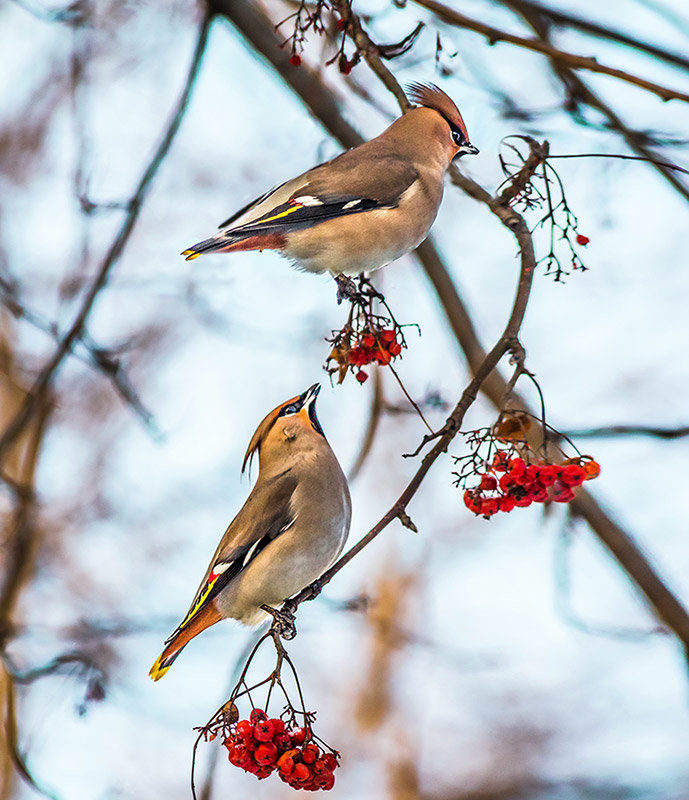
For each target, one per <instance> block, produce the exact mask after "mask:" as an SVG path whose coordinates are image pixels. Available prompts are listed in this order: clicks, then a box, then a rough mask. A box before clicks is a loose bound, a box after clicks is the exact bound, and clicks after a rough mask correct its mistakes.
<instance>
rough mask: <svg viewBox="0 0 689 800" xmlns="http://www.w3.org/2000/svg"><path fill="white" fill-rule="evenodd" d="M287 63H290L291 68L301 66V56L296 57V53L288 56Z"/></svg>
mask: <svg viewBox="0 0 689 800" xmlns="http://www.w3.org/2000/svg"><path fill="white" fill-rule="evenodd" d="M289 63H290V64H291V65H292V66H293V67H298V66H299V65H300V64H301V56H300V55H298V54H297V53H293V54H292V55H291V56H290V59H289Z"/></svg>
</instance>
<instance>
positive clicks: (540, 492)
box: [527, 483, 548, 503]
mask: <svg viewBox="0 0 689 800" xmlns="http://www.w3.org/2000/svg"><path fill="white" fill-rule="evenodd" d="M527 496H528V497H530V498H531V499H532V500H533V501H534V503H545V501H546V500H547V499H548V490H547V489H546V488H545V486H540V485H539V484H537V483H536V484H533V483H532V484H531V485H530V486H528V487H527Z"/></svg>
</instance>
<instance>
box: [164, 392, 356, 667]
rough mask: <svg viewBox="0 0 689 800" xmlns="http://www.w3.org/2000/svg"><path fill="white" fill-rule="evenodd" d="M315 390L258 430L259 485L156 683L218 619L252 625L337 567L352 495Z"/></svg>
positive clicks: (253, 447)
mask: <svg viewBox="0 0 689 800" xmlns="http://www.w3.org/2000/svg"><path fill="white" fill-rule="evenodd" d="M319 389H320V386H319V385H318V384H315V385H314V386H311V387H310V388H309V389H307V390H306V391H305V392H304V393H303V394H301V395H299V396H297V397H294V398H292V399H291V400H287V401H286V402H285V403H281V404H280V405H279V406H278V407H277V408H275V409H273V411H271V412H270V413H269V414H268V415H267V416H266V417H265V418H264V419H263V420H262V421H261V423H260V424H259V426H258V428H257V429H256V432H255V433H254V435H253V436H252V438H251V442H250V443H249V447H248V449H247V451H246V456H245V457H244V464H243V467H242V470H243V469H244V468H245V467H246V465H247V463H248V461H250V459H251V457H252V456H253V455H255V454H257V455H258V462H259V473H258V478H257V480H256V484H255V485H254V488H253V489H252V491H251V494H250V495H249V497H248V498H247V501H246V502H245V503H244V505H243V506H242V508H241V509H240V511H239V513H238V514H237V516H236V517H235V518H234V519H233V520H232V522H231V523H230V525H229V527H228V528H227V530H226V531H225V535H224V536H223V537H222V539H221V540H220V544H219V545H218V547H217V549H216V551H215V554H214V556H213V558H212V559H211V562H210V564H209V565H208V569H207V570H206V574H205V575H204V577H203V580H202V581H201V583H200V585H199V588H198V590H197V592H196V595H195V596H194V599H193V601H192V603H191V606H190V608H189V611H188V612H187V614H186V616H185V617H184V619H183V620H182V622H181V623H180V624H179V626H178V627H177V629H176V630H175V631H174V632H173V634H172V635H171V636H170V637H169V638H168V640H167V641H166V643H165V644H166V646H165V649H164V650H163V652H162V653H161V654H160V656H159V658H158V659H157V660H156V662H155V664H154V665H153V667H152V668H151V672H150V675H151V677H152V678H153V680H156V681H157V680H158V679H159V678H162V676H163V675H164V674H165V673H166V672H167V671H168V669H169V668H170V666H171V665H172V663H173V661H174V660H175V659H176V658H177V656H178V655H179V654H180V652H181V651H182V648H183V647H184V646H185V645H186V644H187V643H188V642H189V641H190V640H191V639H193V638H194V637H195V636H197V635H198V634H199V633H201V632H202V631H204V630H205V629H206V628H208V627H210V626H211V625H214V624H215V623H216V622H219V621H220V620H221V619H225V618H227V617H232V618H234V619H237V620H239V621H240V622H244V623H245V624H249V625H253V624H256V623H258V622H260V621H261V620H262V619H264V618H265V616H266V612H265V611H264V610H262V609H261V606H262V605H263V604H266V605H269V606H271V607H278V606H279V605H281V604H282V602H283V601H284V600H286V599H287V598H288V597H291V596H292V595H293V594H295V593H296V592H298V591H299V590H300V589H303V588H304V586H307V585H308V584H309V583H311V582H312V581H314V580H316V578H318V577H320V575H322V574H323V572H325V570H326V569H327V568H328V567H329V566H330V565H331V564H332V563H333V561H335V559H336V558H337V556H338V555H339V554H340V552H341V551H342V548H343V546H344V543H345V540H346V538H347V535H348V533H349V523H350V518H351V502H350V498H349V489H348V487H347V481H346V479H345V476H344V474H343V473H342V469H341V468H340V465H339V464H338V462H337V458H336V457H335V454H334V453H333V451H332V450H331V449H330V445H329V444H328V442H327V441H326V439H325V436H324V435H323V431H322V429H321V426H320V424H319V422H318V418H317V417H316V411H315V405H314V404H315V401H316V397H317V395H318V391H319Z"/></svg>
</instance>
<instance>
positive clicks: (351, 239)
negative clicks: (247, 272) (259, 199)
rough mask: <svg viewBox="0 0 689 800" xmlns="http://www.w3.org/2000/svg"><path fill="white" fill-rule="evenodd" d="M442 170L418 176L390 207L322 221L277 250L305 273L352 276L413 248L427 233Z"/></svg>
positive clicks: (292, 236) (440, 187)
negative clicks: (397, 201)
mask: <svg viewBox="0 0 689 800" xmlns="http://www.w3.org/2000/svg"><path fill="white" fill-rule="evenodd" d="M442 192H443V183H442V174H439V175H436V174H431V175H423V174H422V175H421V177H420V178H419V179H418V180H416V181H414V183H413V184H412V185H411V186H410V187H409V188H408V189H407V190H406V191H405V192H404V193H403V194H402V196H401V197H400V199H399V203H398V205H397V206H396V207H394V208H382V209H373V210H371V211H364V212H362V213H361V214H349V215H347V216H344V217H339V218H337V219H333V220H328V221H327V222H322V223H320V224H318V225H314V226H312V227H310V228H306V229H303V230H298V231H293V232H291V233H289V234H288V235H287V237H286V244H285V247H284V249H283V250H282V254H283V255H285V256H287V257H288V258H290V259H292V261H293V262H294V264H295V266H297V267H298V268H300V269H303V270H306V271H307V272H316V273H323V272H330V273H331V274H333V275H358V274H359V273H361V272H371V271H372V270H376V269H378V268H379V267H383V266H385V265H386V264H390V263H391V262H392V261H395V260H396V259H398V258H400V257H401V256H403V255H404V254H405V253H408V252H409V251H410V250H413V249H414V248H415V247H416V246H417V245H419V244H420V243H421V242H422V241H423V240H424V239H425V238H426V235H427V234H428V230H429V228H430V227H431V225H432V224H433V221H434V220H435V217H436V215H437V213H438V207H439V206H440V201H441V199H442Z"/></svg>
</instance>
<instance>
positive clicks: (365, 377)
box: [354, 369, 368, 383]
mask: <svg viewBox="0 0 689 800" xmlns="http://www.w3.org/2000/svg"><path fill="white" fill-rule="evenodd" d="M354 377H355V378H356V379H357V380H358V381H359V383H366V381H367V380H368V374H367V373H366V372H364V371H363V369H360V370H359V371H358V372H357V373H356V375H355V376H354Z"/></svg>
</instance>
